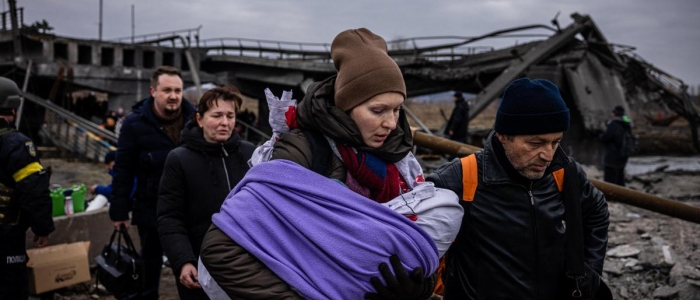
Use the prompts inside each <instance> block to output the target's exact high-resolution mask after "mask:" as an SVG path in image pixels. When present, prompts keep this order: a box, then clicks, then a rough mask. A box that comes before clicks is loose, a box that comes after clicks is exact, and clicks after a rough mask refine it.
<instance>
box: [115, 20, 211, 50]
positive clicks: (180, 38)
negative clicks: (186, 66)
mask: <svg viewBox="0 0 700 300" xmlns="http://www.w3.org/2000/svg"><path fill="white" fill-rule="evenodd" d="M201 29H202V26H201V25H200V26H199V27H196V28H186V29H178V30H173V31H163V32H155V33H146V34H139V35H133V36H125V37H120V38H115V39H111V40H110V41H114V42H118V43H132V44H155V45H160V44H161V43H163V42H171V43H172V45H171V46H172V47H179V48H187V47H191V46H192V40H194V45H198V44H199V31H200V30H201Z"/></svg>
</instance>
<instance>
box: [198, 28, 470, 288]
mask: <svg viewBox="0 0 700 300" xmlns="http://www.w3.org/2000/svg"><path fill="white" fill-rule="evenodd" d="M331 56H332V58H333V62H334V64H335V67H336V69H337V70H338V74H337V75H336V76H332V77H330V78H327V79H325V80H323V81H321V82H316V83H314V84H312V85H311V86H310V87H309V89H308V91H307V93H306V95H305V97H304V99H303V100H302V101H301V102H300V103H299V104H298V106H297V111H296V122H297V124H298V126H297V127H298V128H295V129H292V130H291V131H289V132H287V133H285V134H283V135H282V136H281V137H280V139H279V140H277V141H276V142H275V144H274V148H273V149H274V150H273V153H272V160H276V159H284V160H290V161H293V162H295V163H297V164H299V165H301V166H303V167H304V168H306V169H310V170H312V171H314V172H316V173H319V174H321V175H323V176H325V177H327V178H330V179H332V180H334V181H337V182H340V183H342V184H343V185H344V186H346V187H347V188H349V189H350V190H352V191H354V192H355V193H357V194H360V195H362V196H364V197H366V198H369V199H371V200H374V201H375V202H378V203H385V204H388V203H391V202H392V200H395V199H397V198H398V199H399V200H400V199H401V198H402V194H404V193H408V192H410V191H411V190H414V188H416V187H417V186H418V185H419V184H425V182H424V180H423V174H422V170H421V169H420V166H419V165H418V163H417V161H416V160H415V157H414V156H413V154H412V153H411V148H412V146H413V138H412V135H411V132H410V128H409V125H408V121H407V120H406V116H405V115H404V113H403V111H402V110H401V105H402V104H403V102H404V99H405V98H406V86H405V83H404V79H403V75H402V74H401V70H400V69H399V67H398V65H397V64H396V62H394V60H393V59H392V58H391V57H389V55H388V54H387V45H386V42H385V41H384V39H382V38H381V37H380V36H377V35H375V34H374V33H372V32H371V31H369V30H367V29H365V28H360V29H355V30H346V31H343V32H341V33H340V34H338V36H336V38H335V39H334V40H333V43H332V45H331ZM290 127H293V126H290ZM253 169H255V167H254V168H253ZM299 181H300V183H299V184H302V182H303V181H304V180H303V178H300V179H299ZM331 184H333V183H331ZM431 187H432V185H431ZM323 188H327V189H337V188H340V187H335V186H328V187H325V186H324V187H323ZM229 197H231V195H229ZM455 199H457V197H456V196H455ZM456 201H458V200H456ZM457 206H458V205H457ZM413 217H416V216H415V214H414V215H413ZM300 218H303V216H300ZM459 219H461V217H460V218H459ZM458 225H459V224H457V227H459V226H458ZM223 230H224V229H220V228H217V227H216V226H212V228H210V230H209V232H208V233H207V235H206V236H205V238H204V243H203V246H202V254H201V257H202V263H203V264H204V265H205V266H206V269H207V270H208V271H209V273H210V274H211V276H212V278H214V279H215V280H216V282H217V283H218V284H219V285H220V286H221V288H222V289H223V290H224V291H225V292H226V294H228V295H229V296H230V297H231V298H246V299H298V298H300V297H304V298H316V297H313V296H311V295H310V294H304V293H303V289H300V288H299V287H290V286H288V285H287V284H286V283H288V282H285V280H283V279H281V278H280V277H277V275H276V274H275V272H274V271H273V270H271V269H270V268H267V267H266V266H265V264H264V262H261V261H259V260H257V259H256V257H255V256H254V255H251V253H249V252H247V251H246V249H242V247H241V246H240V245H239V244H237V243H236V242H234V241H233V240H232V239H231V238H229V236H227V234H226V233H225V232H224V231H223ZM455 234H456V232H455ZM432 251H435V250H432ZM337 255H338V258H339V259H340V258H347V257H345V256H342V255H343V254H337ZM434 255H436V256H435V258H436V259H437V257H438V256H437V253H436V254H434ZM232 261H235V264H233V263H232ZM383 261H386V263H382V264H380V265H379V266H377V267H376V268H378V269H379V271H380V273H381V275H382V276H381V277H383V278H382V279H380V278H377V277H374V278H371V280H370V281H371V285H369V284H368V285H367V286H369V287H370V288H372V287H373V288H374V289H375V291H369V292H367V294H365V295H364V297H365V298H366V299H427V298H429V297H430V296H431V295H432V289H433V286H434V284H435V277H434V276H428V275H430V273H432V272H433V271H434V270H425V272H424V270H423V268H420V267H418V268H415V269H405V268H404V265H405V264H402V262H401V261H399V257H397V256H395V255H394V256H391V258H390V259H389V257H386V258H385V260H383ZM404 263H405V262H404ZM389 264H390V265H391V267H389V266H388V265H389ZM376 268H373V269H374V270H372V271H376V270H377V269H376ZM391 270H393V271H391ZM425 273H427V274H425ZM244 274H245V275H244ZM299 276H301V275H299ZM383 282H387V283H388V286H384V284H383ZM340 284H341V285H342V284H344V283H340ZM347 284H349V282H348V283H347ZM336 288H337V289H339V287H336ZM296 292H299V294H297V293H296Z"/></svg>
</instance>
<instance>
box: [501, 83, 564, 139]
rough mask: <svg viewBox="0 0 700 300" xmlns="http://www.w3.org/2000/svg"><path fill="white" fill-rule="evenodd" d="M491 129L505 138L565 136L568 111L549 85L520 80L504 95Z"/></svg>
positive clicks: (553, 87) (557, 93)
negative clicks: (511, 136)
mask: <svg viewBox="0 0 700 300" xmlns="http://www.w3.org/2000/svg"><path fill="white" fill-rule="evenodd" d="M494 129H495V130H496V132H498V133H500V134H506V135H531V134H545V133H554V132H564V131H566V130H568V129H569V109H568V108H567V107H566V104H565V103H564V99H562V98H561V94H560V93H559V89H557V86H556V85H555V84H554V83H552V82H551V81H549V80H545V79H535V80H530V79H528V78H521V79H518V80H515V81H513V82H511V83H510V84H509V85H508V87H506V90H505V91H504V92H503V98H502V99H501V106H499V107H498V113H496V124H495V125H494Z"/></svg>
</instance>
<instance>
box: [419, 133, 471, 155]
mask: <svg viewBox="0 0 700 300" xmlns="http://www.w3.org/2000/svg"><path fill="white" fill-rule="evenodd" d="M413 144H414V145H416V146H420V147H425V148H429V149H432V150H435V151H437V152H440V153H445V154H450V155H454V156H459V157H462V156H467V155H469V154H472V153H474V152H476V151H479V150H481V148H479V147H475V146H472V145H468V144H462V143H458V142H455V141H453V140H450V139H446V138H442V137H439V136H436V135H429V134H427V133H425V132H421V131H413Z"/></svg>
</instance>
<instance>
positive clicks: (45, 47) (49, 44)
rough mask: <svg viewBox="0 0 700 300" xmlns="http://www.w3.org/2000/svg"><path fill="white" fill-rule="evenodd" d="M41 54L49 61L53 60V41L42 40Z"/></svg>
mask: <svg viewBox="0 0 700 300" xmlns="http://www.w3.org/2000/svg"><path fill="white" fill-rule="evenodd" d="M41 44H42V51H41V55H42V56H44V58H46V59H48V60H49V61H53V41H46V40H45V41H42V42H41Z"/></svg>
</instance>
